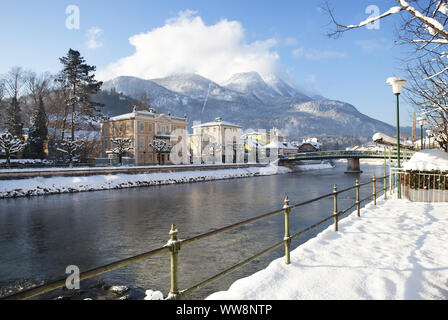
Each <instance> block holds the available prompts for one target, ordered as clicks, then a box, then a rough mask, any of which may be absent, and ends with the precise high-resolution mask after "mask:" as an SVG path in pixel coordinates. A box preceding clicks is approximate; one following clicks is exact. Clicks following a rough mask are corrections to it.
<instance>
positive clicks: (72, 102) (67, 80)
mask: <svg viewBox="0 0 448 320" xmlns="http://www.w3.org/2000/svg"><path fill="white" fill-rule="evenodd" d="M59 60H60V62H61V63H62V65H63V67H64V68H63V70H62V71H61V72H60V74H59V76H58V77H57V78H56V81H58V82H60V83H61V85H62V86H63V87H65V89H67V90H68V92H69V97H68V98H67V100H66V101H65V103H66V106H67V107H69V109H70V111H69V112H70V113H71V119H70V121H71V140H72V141H75V123H76V122H77V121H82V120H94V119H98V117H99V116H100V115H99V110H98V107H99V106H101V104H100V103H97V102H93V101H91V99H90V95H91V94H94V93H97V92H98V91H99V90H100V88H101V85H102V84H103V83H102V82H101V81H96V80H95V79H94V78H95V74H93V73H92V72H94V71H95V70H96V67H95V66H89V65H87V64H86V63H85V60H84V58H83V57H82V56H81V55H80V53H79V51H76V50H73V49H70V50H69V51H68V53H67V56H65V57H62V58H60V59H59ZM91 73H92V74H91Z"/></svg>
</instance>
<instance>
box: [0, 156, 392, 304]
mask: <svg viewBox="0 0 448 320" xmlns="http://www.w3.org/2000/svg"><path fill="white" fill-rule="evenodd" d="M345 169H346V165H345V164H344V163H337V164H336V167H335V168H333V169H325V170H314V171H307V172H296V173H289V174H282V175H273V176H261V177H252V178H243V179H231V180H220V181H210V182H200V183H190V184H178V185H165V186H151V187H142V188H134V189H122V190H108V191H96V192H84V193H74V194H61V195H49V196H37V197H30V198H16V199H0V252H1V256H0V295H4V294H6V292H7V291H8V290H11V289H12V290H17V289H18V288H21V287H27V286H30V285H33V284H39V283H42V282H47V281H49V280H56V279H60V278H62V277H64V276H65V270H66V267H67V266H68V265H76V266H78V267H79V268H80V270H81V271H86V270H89V269H92V268H95V267H98V266H100V265H104V264H107V263H110V262H113V261H116V260H119V259H123V258H126V257H129V256H132V255H136V254H139V253H142V252H145V251H149V250H151V249H155V248H158V247H160V246H163V245H164V244H165V243H166V242H167V240H168V239H169V235H168V232H169V230H170V226H171V224H173V223H174V224H176V226H177V228H178V230H179V238H181V239H182V238H184V239H185V238H189V237H192V236H195V235H198V234H201V233H205V232H207V231H210V230H213V229H217V228H220V227H223V226H226V225H229V224H233V223H236V222H239V221H242V220H245V219H248V218H251V217H254V216H257V215H261V214H263V213H267V212H270V211H274V210H277V209H279V208H281V207H282V206H283V200H284V198H285V195H286V194H287V195H288V197H289V199H290V200H291V204H296V203H299V202H302V201H305V200H309V199H312V198H315V197H318V196H320V195H323V194H327V193H330V192H332V191H333V185H334V183H337V185H338V188H344V187H348V186H351V185H353V184H354V183H355V179H356V178H358V179H360V181H361V182H363V181H367V180H369V179H371V177H372V175H374V174H375V175H376V176H378V177H379V176H382V175H383V173H384V168H383V166H381V165H369V164H366V163H362V164H361V169H362V170H363V173H362V174H344V171H345ZM377 185H378V188H382V181H378V184H377ZM371 192H372V186H371V185H369V186H366V187H363V188H362V189H361V198H364V197H365V196H367V195H368V194H369V193H371ZM354 199H355V191H354V190H352V191H349V192H347V193H344V194H343V195H341V196H340V197H339V209H340V210H341V209H345V208H346V207H349V206H350V205H351V204H352V203H353V201H354ZM332 211H333V199H332V198H331V197H330V198H328V199H325V200H322V201H319V202H317V203H313V204H310V205H307V206H304V207H301V208H298V209H295V210H293V213H292V214H291V220H290V221H291V234H294V233H295V232H298V231H300V230H302V229H304V228H305V227H308V226H310V225H311V224H313V223H315V222H317V221H319V220H322V219H323V218H325V217H327V216H329V215H331V213H332ZM329 224H331V221H329V222H328V223H327V224H325V225H324V226H321V227H320V228H318V229H315V230H313V231H310V232H309V233H307V234H305V235H304V236H302V237H301V238H298V239H296V240H294V241H293V242H292V247H293V248H295V247H297V246H298V245H300V244H301V243H303V242H305V241H306V240H308V239H310V238H311V237H313V236H315V235H316V234H317V233H318V232H320V231H322V230H323V229H324V228H326V227H327V226H328V225H329ZM283 235H284V217H283V215H282V214H280V215H278V216H275V217H272V218H269V219H267V220H263V221H260V222H256V223H254V224H251V225H248V226H244V227H241V228H239V229H235V230H232V231H229V232H226V233H223V234H221V235H217V236H214V237H211V238H208V239H206V240H202V241H199V242H196V243H194V244H191V245H189V246H185V247H183V248H182V249H181V251H180V253H179V263H180V266H179V286H180V289H186V288H189V287H191V286H192V285H194V284H196V283H198V282H200V281H202V280H205V279H207V278H209V277H211V276H213V275H214V274H216V273H218V272H220V271H223V270H224V269H226V268H228V267H230V266H232V265H234V264H236V263H238V262H240V261H241V260H243V259H245V258H248V257H250V256H251V255H253V254H255V253H257V252H259V251H261V250H263V249H264V248H266V247H268V246H270V245H272V244H274V243H276V242H278V241H279V240H281V239H283ZM322 250H325V248H322ZM283 251H284V249H283V247H280V248H278V249H276V250H274V251H271V252H270V253H268V254H267V255H265V256H263V257H261V258H259V259H258V260H255V261H253V262H251V263H249V264H247V265H246V266H245V267H243V268H242V269H239V270H237V271H235V272H233V273H231V274H230V275H227V276H225V277H224V278H222V279H221V280H218V281H216V282H213V283H211V284H209V285H208V286H206V287H204V288H202V289H200V290H198V291H196V292H195V293H193V294H192V295H190V296H188V297H187V299H203V298H205V297H206V296H207V295H209V294H211V293H213V292H215V291H220V290H226V289H227V288H228V287H229V285H230V284H232V283H233V282H234V281H235V280H236V279H239V278H241V277H244V276H248V275H250V274H252V273H254V272H256V271H258V270H260V269H262V268H265V267H266V266H267V265H268V264H269V262H270V261H272V260H273V259H276V258H278V257H280V256H282V255H283V254H284V252H283ZM169 270H170V261H169V255H168V254H163V255H161V256H156V257H153V258H149V259H147V260H145V261H142V262H138V263H136V264H133V265H130V266H127V267H124V268H120V269H117V270H114V271H111V272H108V273H106V274H103V275H102V276H100V278H101V280H105V281H107V282H108V283H110V284H117V285H128V286H131V287H141V288H145V289H152V290H160V291H162V292H163V293H164V295H166V294H167V293H168V292H169V285H170V278H169ZM81 288H82V282H81Z"/></svg>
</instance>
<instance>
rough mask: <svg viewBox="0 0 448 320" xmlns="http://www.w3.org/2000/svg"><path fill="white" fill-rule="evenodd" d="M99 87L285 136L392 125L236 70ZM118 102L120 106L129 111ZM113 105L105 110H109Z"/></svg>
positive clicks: (386, 129) (365, 131)
mask: <svg viewBox="0 0 448 320" xmlns="http://www.w3.org/2000/svg"><path fill="white" fill-rule="evenodd" d="M102 90H103V93H104V92H108V91H111V92H118V93H120V94H121V95H122V96H129V97H130V98H137V97H138V95H139V94H141V93H143V92H144V93H146V95H147V96H148V97H149V99H150V101H151V106H152V107H153V108H156V109H159V110H161V111H162V112H164V113H168V112H171V114H173V115H177V116H183V115H184V114H186V115H187V117H188V120H189V122H190V124H192V123H193V121H202V122H206V121H210V120H213V119H214V118H216V117H222V118H223V119H224V120H226V121H230V122H234V123H237V124H240V125H242V126H243V127H244V128H246V129H248V128H251V129H271V128H272V127H274V126H275V127H277V128H278V129H280V132H281V133H283V134H284V135H285V136H288V137H290V138H298V137H304V136H308V135H341V136H347V135H349V136H352V135H353V136H372V135H373V134H374V133H376V132H383V133H386V134H393V133H394V128H393V127H392V126H390V125H388V124H386V123H384V122H381V121H378V120H375V119H372V118H370V117H367V116H366V115H364V114H362V113H360V112H359V111H358V110H357V109H356V108H355V107H354V106H352V105H350V104H347V103H345V102H341V101H333V100H328V99H326V98H324V97H322V96H317V97H313V98H311V97H309V96H307V95H305V94H303V93H302V92H300V91H299V90H297V89H296V88H294V87H293V86H291V85H289V84H288V83H287V82H285V81H283V80H282V79H280V78H278V77H276V76H265V78H262V77H261V76H260V75H259V74H258V73H257V72H245V73H238V74H235V75H233V76H232V77H230V79H228V80H227V81H225V82H224V83H221V84H218V83H216V82H213V81H211V80H209V79H207V78H204V77H202V76H200V75H197V74H191V73H180V74H174V75H171V76H168V77H165V78H160V79H152V80H143V79H139V78H135V77H118V78H115V79H113V80H110V81H106V82H105V83H104V84H103V86H102ZM129 110H130V107H129V106H123V112H122V113H126V112H129ZM118 112H119V111H118V110H117V108H114V109H113V111H112V110H109V111H108V110H107V105H106V107H105V113H106V114H108V115H110V116H113V115H116V114H117V113H118Z"/></svg>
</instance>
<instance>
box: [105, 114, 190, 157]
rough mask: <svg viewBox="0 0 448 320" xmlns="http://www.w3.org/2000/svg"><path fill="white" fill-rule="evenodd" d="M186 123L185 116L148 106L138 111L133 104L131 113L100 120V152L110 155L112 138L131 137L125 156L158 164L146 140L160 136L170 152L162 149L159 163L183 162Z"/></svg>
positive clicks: (185, 143)
mask: <svg viewBox="0 0 448 320" xmlns="http://www.w3.org/2000/svg"><path fill="white" fill-rule="evenodd" d="M187 125H188V123H187V118H186V117H183V118H180V117H174V116H171V115H170V114H168V115H165V114H163V113H156V112H154V110H153V109H151V108H150V109H148V110H141V111H140V110H139V111H137V110H136V108H135V107H134V110H133V111H132V112H131V113H126V114H122V115H119V116H116V117H111V118H110V119H109V120H108V121H105V122H103V123H101V135H102V153H103V155H104V156H108V155H109V156H111V153H110V150H111V149H112V148H113V145H112V143H111V138H116V137H125V138H131V146H132V149H131V150H130V151H129V152H128V155H127V156H129V157H132V158H134V160H135V164H136V165H148V164H157V163H158V162H159V161H158V154H157V152H156V151H155V150H154V148H152V147H150V145H149V144H150V143H151V142H153V141H154V140H163V141H165V142H166V144H167V146H169V148H170V149H171V152H169V151H164V152H161V153H160V163H161V164H181V163H184V164H186V163H189V162H188V152H187Z"/></svg>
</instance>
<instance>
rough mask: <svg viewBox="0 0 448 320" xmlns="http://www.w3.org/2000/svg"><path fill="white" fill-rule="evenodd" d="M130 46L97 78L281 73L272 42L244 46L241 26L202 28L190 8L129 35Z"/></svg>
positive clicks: (222, 78) (224, 77)
mask: <svg viewBox="0 0 448 320" xmlns="http://www.w3.org/2000/svg"><path fill="white" fill-rule="evenodd" d="M290 41H291V39H290ZM129 42H130V44H131V45H133V46H134V47H135V53H134V54H132V55H130V56H128V57H124V58H122V59H119V60H118V61H116V62H114V63H112V64H110V65H109V66H107V67H106V68H105V69H103V70H100V71H99V72H98V78H100V79H102V80H109V79H112V78H114V77H117V76H124V75H126V76H136V77H140V78H144V79H151V78H158V77H164V76H167V75H169V74H173V73H176V72H193V73H197V74H200V75H202V76H204V77H207V78H210V79H212V80H214V81H217V82H222V81H225V80H227V79H228V78H229V77H230V76H231V75H233V74H234V73H238V72H249V71H257V72H259V73H260V74H261V75H262V76H263V74H264V75H267V74H272V73H279V72H280V71H281V70H282V67H281V66H280V64H279V62H278V59H279V56H278V54H277V53H276V52H275V51H273V50H272V49H273V47H275V46H276V45H278V43H277V41H276V40H275V39H273V38H271V39H267V40H263V41H255V42H252V43H247V42H246V41H245V31H244V29H243V27H242V25H241V23H240V22H238V21H228V20H226V19H223V20H221V21H219V22H217V23H216V24H214V25H206V24H205V23H204V21H203V20H202V19H201V17H199V16H197V15H196V12H194V11H191V10H187V11H181V12H180V13H179V14H178V16H177V17H175V18H171V19H168V20H166V21H165V25H164V26H162V27H159V28H155V29H153V30H151V31H148V32H145V33H140V34H137V35H134V36H132V37H130V38H129Z"/></svg>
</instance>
